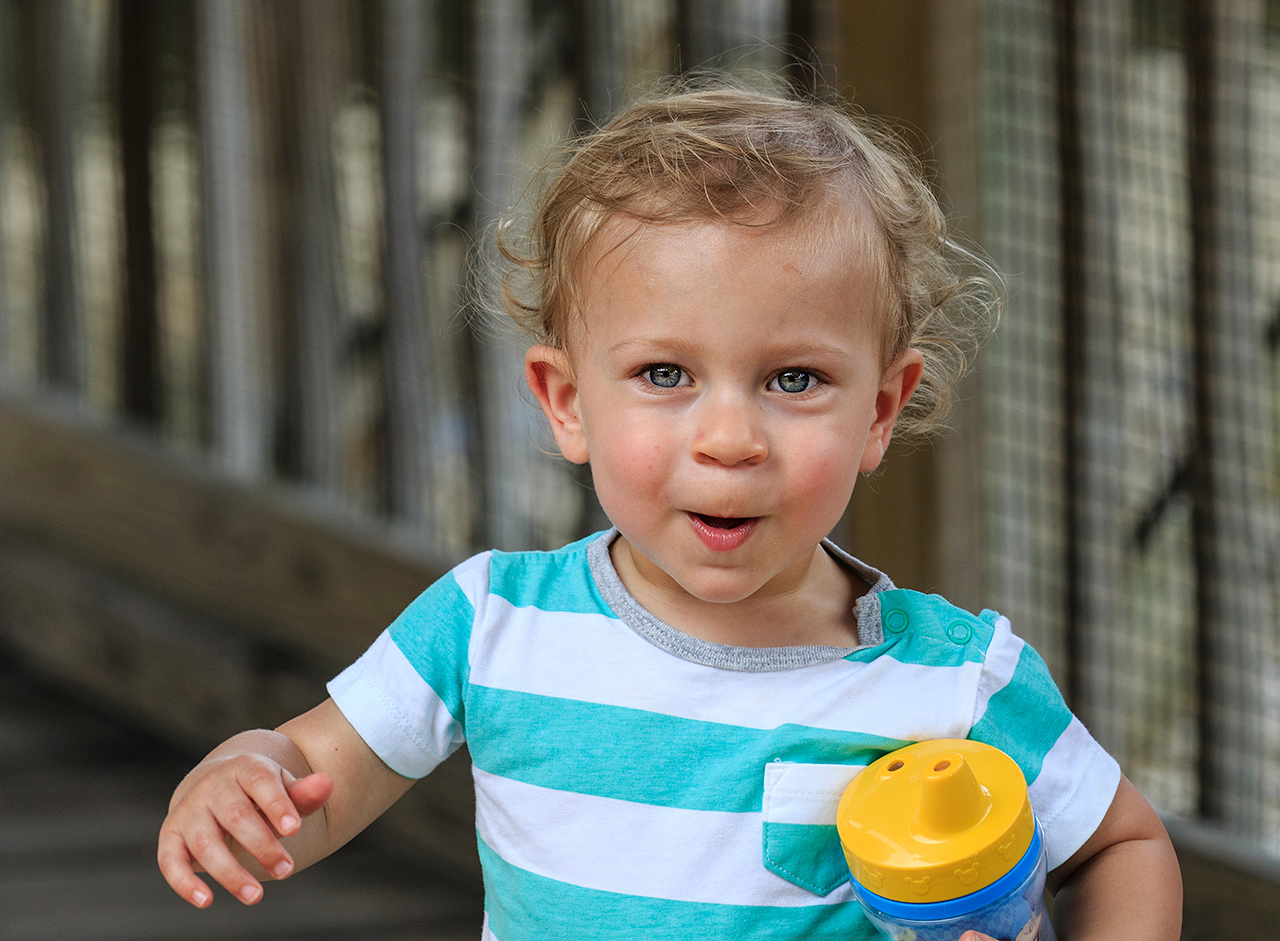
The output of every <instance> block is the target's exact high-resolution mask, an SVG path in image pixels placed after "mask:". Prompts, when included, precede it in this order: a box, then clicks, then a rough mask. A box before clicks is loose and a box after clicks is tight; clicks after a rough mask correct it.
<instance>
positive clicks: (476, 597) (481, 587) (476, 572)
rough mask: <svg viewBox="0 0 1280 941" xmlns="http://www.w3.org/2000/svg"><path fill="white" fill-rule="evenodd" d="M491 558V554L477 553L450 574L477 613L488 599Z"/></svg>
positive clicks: (455, 567)
mask: <svg viewBox="0 0 1280 941" xmlns="http://www.w3.org/2000/svg"><path fill="white" fill-rule="evenodd" d="M492 558H493V553H492V552H480V553H477V554H476V555H473V556H472V557H471V558H469V559H467V560H466V561H465V562H462V563H460V564H458V565H456V566H454V568H453V570H452V572H451V573H450V574H451V575H453V580H454V581H455V582H457V583H458V587H459V588H461V589H462V593H463V594H464V595H465V596H466V597H467V600H468V601H470V602H471V604H472V606H473V607H474V608H475V609H476V611H477V612H480V611H481V610H483V609H484V606H485V603H486V602H487V601H488V598H489V563H490V561H491V560H492ZM477 620H479V618H478V617H477Z"/></svg>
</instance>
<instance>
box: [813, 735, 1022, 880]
mask: <svg viewBox="0 0 1280 941" xmlns="http://www.w3.org/2000/svg"><path fill="white" fill-rule="evenodd" d="M836 814H837V816H836V826H837V829H838V830H839V832H840V844H841V846H842V847H843V848H844V855H845V859H847V860H848V862H849V870H850V872H852V873H853V877H854V878H855V879H856V880H857V881H858V882H859V883H860V884H861V885H862V886H864V887H865V888H867V889H869V890H871V891H872V892H874V893H875V894H876V895H879V896H882V897H884V898H887V899H893V900H894V901H898V902H942V901H946V900H948V899H954V898H959V897H960V896H962V895H968V894H969V893H970V892H976V891H978V890H979V889H982V888H985V887H986V886H989V885H990V884H991V883H993V882H995V881H996V880H997V879H999V878H1000V877H1001V876H1003V875H1004V874H1005V873H1006V872H1008V871H1009V870H1010V869H1012V868H1013V866H1014V865H1015V864H1016V863H1017V862H1018V860H1020V859H1021V858H1022V856H1023V854H1025V853H1026V851H1027V848H1028V847H1030V846H1031V839H1032V837H1033V835H1034V834H1035V816H1034V815H1033V814H1032V811H1031V802H1030V801H1029V800H1028V799H1027V782H1026V779H1025V778H1024V777H1023V775H1022V769H1021V768H1019V767H1018V765H1017V762H1015V761H1014V760H1013V759H1012V758H1010V757H1009V756H1008V755H1006V754H1005V753H1004V752H1002V751H1000V749H998V748H993V747H992V746H990V745H984V744H983V743H981V742H970V741H964V740H960V739H935V740H933V741H928V742H917V743H916V744H914V745H908V746H907V747H906V748H900V749H898V750H897V751H895V752H890V753H889V754H887V755H885V756H884V757H883V758H881V759H880V760H879V761H876V762H875V763H874V764H871V765H868V766H867V767H866V768H864V769H863V770H862V772H861V773H860V774H859V775H858V776H857V777H856V778H854V779H853V783H852V784H850V785H849V787H848V789H847V790H846V791H845V792H844V796H843V797H842V798H841V799H840V806H839V808H838V810H837V812H836Z"/></svg>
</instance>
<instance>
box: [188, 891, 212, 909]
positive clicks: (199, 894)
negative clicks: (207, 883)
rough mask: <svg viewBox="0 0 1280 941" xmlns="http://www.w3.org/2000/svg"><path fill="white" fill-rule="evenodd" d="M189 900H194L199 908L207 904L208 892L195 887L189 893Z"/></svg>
mask: <svg viewBox="0 0 1280 941" xmlns="http://www.w3.org/2000/svg"><path fill="white" fill-rule="evenodd" d="M191 901H193V902H195V903H196V904H197V905H198V906H200V907H201V908H204V907H205V906H206V905H208V904H209V893H208V892H206V891H205V890H204V889H196V890H195V891H194V892H192V893H191Z"/></svg>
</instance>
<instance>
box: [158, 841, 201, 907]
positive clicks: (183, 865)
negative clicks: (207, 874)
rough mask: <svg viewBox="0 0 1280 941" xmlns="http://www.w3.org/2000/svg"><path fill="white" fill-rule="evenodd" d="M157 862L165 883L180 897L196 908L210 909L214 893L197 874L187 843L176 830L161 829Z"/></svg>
mask: <svg viewBox="0 0 1280 941" xmlns="http://www.w3.org/2000/svg"><path fill="white" fill-rule="evenodd" d="M156 861H157V862H158V863H159V864H160V873H161V875H163V876H164V880H165V882H167V883H169V887H170V888H171V889H173V891H175V892H177V893H178V895H179V896H181V897H182V898H184V899H186V900H187V901H188V902H190V903H191V904H192V905H194V906H195V907H196V908H208V907H209V905H210V903H212V902H213V893H212V892H211V891H210V890H209V887H208V886H207V885H205V883H204V880H202V879H201V878H200V877H199V876H197V875H196V874H195V870H194V869H193V868H192V866H191V853H190V852H189V851H188V850H187V844H186V841H184V840H183V839H182V835H181V834H180V833H178V832H177V831H176V830H169V829H164V828H162V829H161V831H160V841H159V845H158V847H157V849H156Z"/></svg>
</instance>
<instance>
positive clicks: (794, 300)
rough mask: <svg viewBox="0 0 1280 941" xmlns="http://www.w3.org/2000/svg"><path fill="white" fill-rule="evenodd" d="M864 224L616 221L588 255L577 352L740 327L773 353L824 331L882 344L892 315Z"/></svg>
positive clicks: (697, 339)
mask: <svg viewBox="0 0 1280 941" xmlns="http://www.w3.org/2000/svg"><path fill="white" fill-rule="evenodd" d="M865 228H866V227H865V223H864V222H863V221H862V220H860V219H857V218H851V217H844V218H841V217H839V216H834V215H833V216H831V217H826V218H823V217H817V218H814V217H810V218H807V219H803V220H798V221H796V222H793V223H790V224H786V225H776V224H772V225H771V224H754V225H753V224H751V223H750V221H741V222H739V221H735V222H726V221H713V222H687V223H677V224H655V223H646V222H643V221H641V220H637V219H635V218H634V217H619V218H615V219H612V220H610V221H609V222H608V223H607V225H606V226H605V227H604V228H602V230H601V233H600V237H599V238H597V239H596V240H595V241H594V243H593V245H592V246H591V248H590V251H589V253H587V254H586V256H585V257H584V258H583V260H582V264H581V267H580V271H581V276H580V284H579V285H578V290H577V294H578V303H577V304H576V305H575V306H576V307H577V309H578V311H579V314H578V315H577V317H575V321H576V323H574V324H573V326H572V329H571V330H570V331H569V332H568V335H567V336H566V337H565V343H566V346H567V348H568V352H569V354H570V358H571V360H574V361H577V360H578V359H579V357H580V356H583V355H589V353H588V351H595V352H599V351H600V350H601V349H604V348H613V347H615V346H617V345H622V346H628V347H632V348H634V347H635V346H636V345H637V344H640V345H648V343H649V341H657V340H659V339H661V338H666V339H667V340H670V341H672V342H675V343H676V345H677V346H680V344H688V343H694V344H698V343H701V340H702V339H703V338H709V337H710V336H711V335H712V334H715V335H717V336H719V335H722V334H721V331H722V330H723V328H724V327H725V325H734V324H736V325H738V328H739V331H740V332H739V334H738V340H739V341H740V342H746V343H747V344H748V345H750V344H753V343H760V344H767V345H768V346H769V347H770V348H771V349H775V350H781V349H785V348H787V347H788V346H803V345H804V344H805V343H812V342H817V341H818V338H819V337H826V338H828V339H829V340H830V341H831V342H836V343H840V344H845V343H849V342H853V343H854V344H856V346H857V347H859V348H866V347H868V346H870V347H872V348H875V347H878V346H879V345H881V343H880V341H881V340H882V338H883V336H884V333H885V323H886V319H887V318H886V316H885V314H884V310H885V307H884V304H883V302H882V300H881V298H882V297H883V296H884V292H883V291H882V289H881V278H880V265H879V264H878V258H877V251H876V248H875V246H874V245H868V244H867V242H868V241H869V238H868V236H867V233H866V231H865ZM731 329H732V327H731ZM708 331H710V332H708ZM748 337H749V338H750V339H749V340H748ZM680 338H683V339H680ZM590 355H594V354H590Z"/></svg>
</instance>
